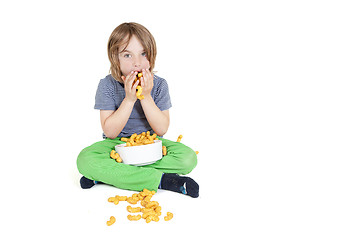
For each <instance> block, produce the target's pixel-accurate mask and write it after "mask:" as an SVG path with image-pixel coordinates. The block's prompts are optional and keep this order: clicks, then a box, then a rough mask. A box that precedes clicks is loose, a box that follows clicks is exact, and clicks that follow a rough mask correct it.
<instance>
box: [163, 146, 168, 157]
mask: <svg viewBox="0 0 360 240" xmlns="http://www.w3.org/2000/svg"><path fill="white" fill-rule="evenodd" d="M162 153H163V156H166V155H167V149H166V146H162Z"/></svg>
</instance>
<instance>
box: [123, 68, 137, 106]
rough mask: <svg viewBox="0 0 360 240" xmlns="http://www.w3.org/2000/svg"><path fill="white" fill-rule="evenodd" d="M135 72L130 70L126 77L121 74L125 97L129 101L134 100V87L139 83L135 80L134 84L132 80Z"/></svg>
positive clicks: (135, 98)
mask: <svg viewBox="0 0 360 240" xmlns="http://www.w3.org/2000/svg"><path fill="white" fill-rule="evenodd" d="M136 74H137V72H131V73H130V74H128V75H127V76H126V77H124V76H121V79H122V80H123V82H124V88H125V94H126V96H125V98H126V99H128V100H129V101H131V102H136V100H137V97H136V87H137V86H138V85H139V81H136V82H135V84H134V86H133V82H134V80H135V78H136Z"/></svg>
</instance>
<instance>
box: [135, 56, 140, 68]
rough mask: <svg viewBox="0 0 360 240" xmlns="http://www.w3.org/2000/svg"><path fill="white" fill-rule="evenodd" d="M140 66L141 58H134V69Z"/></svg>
mask: <svg viewBox="0 0 360 240" xmlns="http://www.w3.org/2000/svg"><path fill="white" fill-rule="evenodd" d="M139 66H140V58H139V57H135V58H134V67H139Z"/></svg>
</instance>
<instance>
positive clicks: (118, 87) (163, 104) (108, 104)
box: [94, 74, 172, 138]
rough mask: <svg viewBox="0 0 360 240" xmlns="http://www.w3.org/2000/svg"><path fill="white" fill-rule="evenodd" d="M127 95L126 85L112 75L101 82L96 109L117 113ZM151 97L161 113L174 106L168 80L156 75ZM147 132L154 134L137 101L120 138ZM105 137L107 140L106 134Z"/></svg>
mask: <svg viewBox="0 0 360 240" xmlns="http://www.w3.org/2000/svg"><path fill="white" fill-rule="evenodd" d="M125 95H126V94H125V88H124V84H122V83H120V82H118V81H116V80H115V79H114V78H113V77H112V76H111V74H109V75H107V76H106V77H105V78H103V79H101V80H100V83H99V86H98V89H97V91H96V96H95V106H94V108H95V109H99V110H113V111H116V110H117V109H118V108H119V106H120V104H121V102H122V101H123V100H124V98H125ZM151 96H152V98H153V99H154V102H155V104H156V106H157V107H158V108H159V109H160V110H161V111H164V110H167V109H169V108H170V107H171V106H172V105H171V100H170V95H169V88H168V84H167V82H166V80H165V79H163V78H161V77H158V76H156V75H154V87H153V89H152V90H151ZM146 131H150V132H151V134H153V133H154V131H153V130H152V129H151V127H150V124H149V123H148V121H147V119H146V117H145V113H144V111H143V109H142V107H141V103H140V100H137V101H136V102H135V104H134V108H133V110H132V112H131V114H130V117H129V120H128V122H127V123H126V125H125V127H124V129H123V130H122V131H121V132H120V134H119V135H118V137H128V136H131V135H132V134H133V133H137V134H139V133H142V132H146ZM103 137H104V138H106V136H105V134H104V133H103Z"/></svg>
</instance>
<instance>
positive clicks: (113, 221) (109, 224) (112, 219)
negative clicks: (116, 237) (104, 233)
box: [106, 216, 116, 226]
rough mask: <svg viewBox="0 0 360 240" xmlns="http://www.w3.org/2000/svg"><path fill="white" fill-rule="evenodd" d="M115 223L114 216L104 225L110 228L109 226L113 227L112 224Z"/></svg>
mask: <svg viewBox="0 0 360 240" xmlns="http://www.w3.org/2000/svg"><path fill="white" fill-rule="evenodd" d="M115 221H116V219H115V217H114V216H111V217H110V220H109V221H107V222H106V224H107V225H108V226H111V225H113V224H114V223H115Z"/></svg>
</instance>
